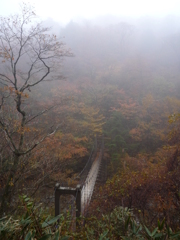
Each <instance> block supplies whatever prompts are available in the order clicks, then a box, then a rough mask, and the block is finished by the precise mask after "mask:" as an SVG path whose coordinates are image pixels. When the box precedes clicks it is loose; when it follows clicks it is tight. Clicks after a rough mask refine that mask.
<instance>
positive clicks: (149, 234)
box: [144, 225, 152, 237]
mask: <svg viewBox="0 0 180 240" xmlns="http://www.w3.org/2000/svg"><path fill="white" fill-rule="evenodd" d="M144 228H145V230H146V233H147V234H148V236H149V237H152V235H151V232H150V231H149V229H148V228H147V227H146V226H145V225H144Z"/></svg>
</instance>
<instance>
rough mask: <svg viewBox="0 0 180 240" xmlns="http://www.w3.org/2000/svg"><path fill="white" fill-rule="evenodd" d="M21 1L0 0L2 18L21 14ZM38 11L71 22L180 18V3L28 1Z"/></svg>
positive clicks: (171, 0) (159, 0) (151, 0)
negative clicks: (104, 18) (80, 19)
mask: <svg viewBox="0 0 180 240" xmlns="http://www.w3.org/2000/svg"><path fill="white" fill-rule="evenodd" d="M20 2H22V1H21V0H0V15H9V14H11V13H14V12H17V11H18V7H19V3H20ZM23 2H30V3H31V4H33V5H34V6H35V8H36V13H37V15H39V16H41V17H42V18H47V17H51V18H53V19H54V20H55V21H58V22H61V23H67V22H69V21H70V20H71V19H73V18H74V17H83V18H92V17H95V16H97V15H105V14H112V15H116V16H117V15H121V16H132V17H133V16H144V15H153V16H160V17H161V16H165V15H169V14H175V15H180V0H24V1H23Z"/></svg>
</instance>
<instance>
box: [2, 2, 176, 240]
mask: <svg viewBox="0 0 180 240" xmlns="http://www.w3.org/2000/svg"><path fill="white" fill-rule="evenodd" d="M31 21H32V22H31ZM179 23H180V18H178V17H174V16H167V17H166V18H162V19H160V18H159V19H154V18H150V17H144V18H139V19H123V18H122V19H120V18H119V19H114V18H113V17H111V16H108V17H107V16H105V17H102V18H99V19H97V20H96V21H95V20H94V21H81V22H73V21H71V22H70V23H69V24H67V25H66V26H64V27H62V26H60V25H58V23H55V22H53V21H52V20H51V19H49V20H47V21H45V22H44V23H38V24H37V25H36V23H35V22H34V12H32V9H31V7H29V8H27V6H25V8H24V10H23V11H22V15H21V16H14V17H12V16H11V17H10V18H1V23H0V40H1V42H0V58H1V63H0V136H1V138H0V202H1V203H0V216H1V217H2V218H1V219H0V227H1V229H0V231H2V232H1V233H2V234H4V235H2V236H4V238H2V239H25V234H27V235H26V237H27V238H26V239H41V237H43V234H44V232H43V230H42V229H43V227H42V226H41V227H42V229H41V227H40V225H38V224H40V223H38V222H40V220H39V219H40V218H41V219H45V218H46V217H47V215H50V214H52V215H53V214H54V202H53V199H54V198H53V196H54V186H55V183H57V182H59V183H60V184H61V186H70V187H73V186H76V184H77V183H78V180H77V179H76V176H77V175H78V174H79V173H80V172H81V170H82V169H83V167H84V166H85V164H86V162H87V159H88V157H89V155H90V152H91V148H92V145H93V142H94V139H95V137H96V136H101V135H103V136H104V142H105V149H104V157H103V160H102V161H106V162H107V179H106V182H104V183H101V184H100V185H101V186H99V184H98V187H97V188H96V189H95V192H94V195H93V199H92V202H91V204H90V207H89V211H88V216H87V219H86V224H85V226H84V227H83V226H82V227H81V228H80V229H78V230H77V232H76V233H73V231H72V232H71V230H72V225H71V223H69V222H70V220H69V218H70V216H69V215H66V216H64V217H63V216H61V220H60V222H61V221H62V225H61V227H60V228H61V229H60V228H59V229H58V232H57V231H56V230H57V229H55V230H52V232H51V233H50V232H48V234H49V237H50V238H49V239H61V238H59V236H65V235H66V238H65V237H64V238H63V237H62V239H68V238H69V239H123V238H122V236H124V239H168V238H174V239H175V238H177V239H179V238H178V237H179V235H178V234H179V233H178V230H179V221H180V169H179V168H180V164H179V161H180V152H179V144H180V138H179V134H180V95H179V91H180V43H179V42H180V25H179ZM49 25H52V29H49V28H47V27H46V26H49ZM52 31H53V33H52ZM102 164H103V163H102ZM39 204H42V208H41V211H43V213H42V212H41V213H40V210H37V209H39V207H38V206H39ZM25 212H26V215H23V214H24V213H25ZM9 216H11V217H10V218H9ZM22 216H23V217H22ZM12 218H14V219H21V224H20V223H19V225H16V224H18V223H17V221H18V220H12ZM28 219H29V220H28ZM25 220H26V222H25ZM56 220H57V219H56ZM4 221H5V223H4ZM8 221H9V222H8ZM13 221H14V222H13ZM19 221H20V220H19ZM23 221H24V222H23ZM28 221H29V222H28ZM46 221H49V219H48V218H47V219H46ZM1 222H2V224H1ZM52 223H54V222H53V221H52V222H50V221H49V225H51V224H52ZM8 224H9V225H8ZM23 224H24V225H23ZM42 225H43V224H42ZM8 226H9V228H6V227H8ZM10 226H11V227H10ZM12 226H14V228H13V227H12ZM31 226H32V229H31ZM43 226H44V229H45V227H48V225H47V224H44V225H43ZM156 227H158V228H157V229H156ZM52 228H53V227H52ZM153 229H156V230H154V231H153V232H154V233H153V232H152V233H151V231H152V230H153ZM48 231H49V230H48ZM133 231H134V232H133ZM173 232H176V234H174V235H173ZM1 233H0V235H1ZM6 234H7V235H6ZM8 234H9V235H8ZM10 234H12V235H11V238H10ZM13 234H14V235H13ZM28 234H29V238H28ZM33 234H34V235H33ZM35 234H37V235H35ZM38 234H39V235H38ZM53 234H55V235H53ZM61 234H62V235H61ZM73 234H74V235H73ZM128 234H129V235H128ZM133 234H134V235H133ZM138 234H139V235H138ZM143 234H144V235H143ZM158 234H159V235H158ZM8 236H9V238H8ZM33 236H36V238H35V237H34V238H33ZM38 236H39V237H38ZM47 236H48V235H47ZM68 236H69V237H68ZM31 237H32V238H31ZM53 237H54V238H53ZM42 239H45V238H42ZM46 239H48V238H46Z"/></svg>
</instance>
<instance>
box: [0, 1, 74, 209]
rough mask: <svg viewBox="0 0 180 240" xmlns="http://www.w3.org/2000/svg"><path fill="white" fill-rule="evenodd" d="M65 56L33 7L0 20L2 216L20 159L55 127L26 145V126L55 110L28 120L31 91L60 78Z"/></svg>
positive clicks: (66, 51)
mask: <svg viewBox="0 0 180 240" xmlns="http://www.w3.org/2000/svg"><path fill="white" fill-rule="evenodd" d="M64 56H72V53H71V51H70V50H69V49H67V48H66V46H65V44H64V43H63V42H61V41H59V40H58V39H57V37H56V36H55V35H52V34H50V29H49V28H46V27H44V26H43V23H41V22H39V21H37V17H36V15H35V13H34V9H33V7H32V6H29V5H26V4H23V5H22V7H21V14H17V15H12V16H10V17H1V18H0V60H1V66H0V134H1V139H0V151H1V153H2V151H5V149H6V151H7V152H10V153H11V157H6V162H7V159H8V161H10V164H9V167H8V171H7V172H8V177H7V178H6V180H7V181H6V184H4V188H3V190H2V199H1V208H0V212H1V213H2V212H4V211H5V209H6V205H7V204H6V203H7V202H8V201H10V200H9V196H10V193H11V190H12V188H13V186H14V184H15V178H16V173H17V170H18V165H19V162H20V159H22V158H24V157H25V156H27V155H28V154H29V153H30V152H32V150H33V149H35V148H36V147H37V146H38V145H39V144H40V143H41V142H42V141H43V140H44V139H45V138H47V137H48V136H50V135H51V134H53V133H54V132H55V131H56V130H57V127H58V126H56V127H53V128H51V129H50V130H49V132H47V131H46V134H45V133H44V134H41V135H38V134H37V136H36V137H34V138H33V140H31V141H30V142H28V143H27V137H26V134H27V132H28V131H27V129H28V126H29V124H31V123H33V121H34V120H35V119H36V118H37V117H39V116H40V115H42V114H44V113H45V112H47V111H48V110H49V109H52V108H53V107H54V106H52V107H50V108H48V109H43V110H42V111H40V112H37V113H36V114H35V115H33V116H32V115H31V116H30V114H29V108H26V107H25V103H27V102H28V101H30V100H29V98H28V96H29V94H30V92H31V91H32V90H33V87H35V86H36V85H38V84H40V83H42V82H44V81H52V80H59V79H61V78H62V77H61V72H60V71H59V69H60V66H61V61H62V58H63V57H64ZM5 146H6V148H5ZM1 155H3V156H5V155H6V154H5V152H3V153H2V154H1ZM0 157H1V156H0ZM3 161H5V160H3V159H1V165H3Z"/></svg>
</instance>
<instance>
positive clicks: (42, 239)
mask: <svg viewBox="0 0 180 240" xmlns="http://www.w3.org/2000/svg"><path fill="white" fill-rule="evenodd" d="M47 239H52V234H46V235H44V236H42V237H41V238H39V239H38V240H47Z"/></svg>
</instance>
